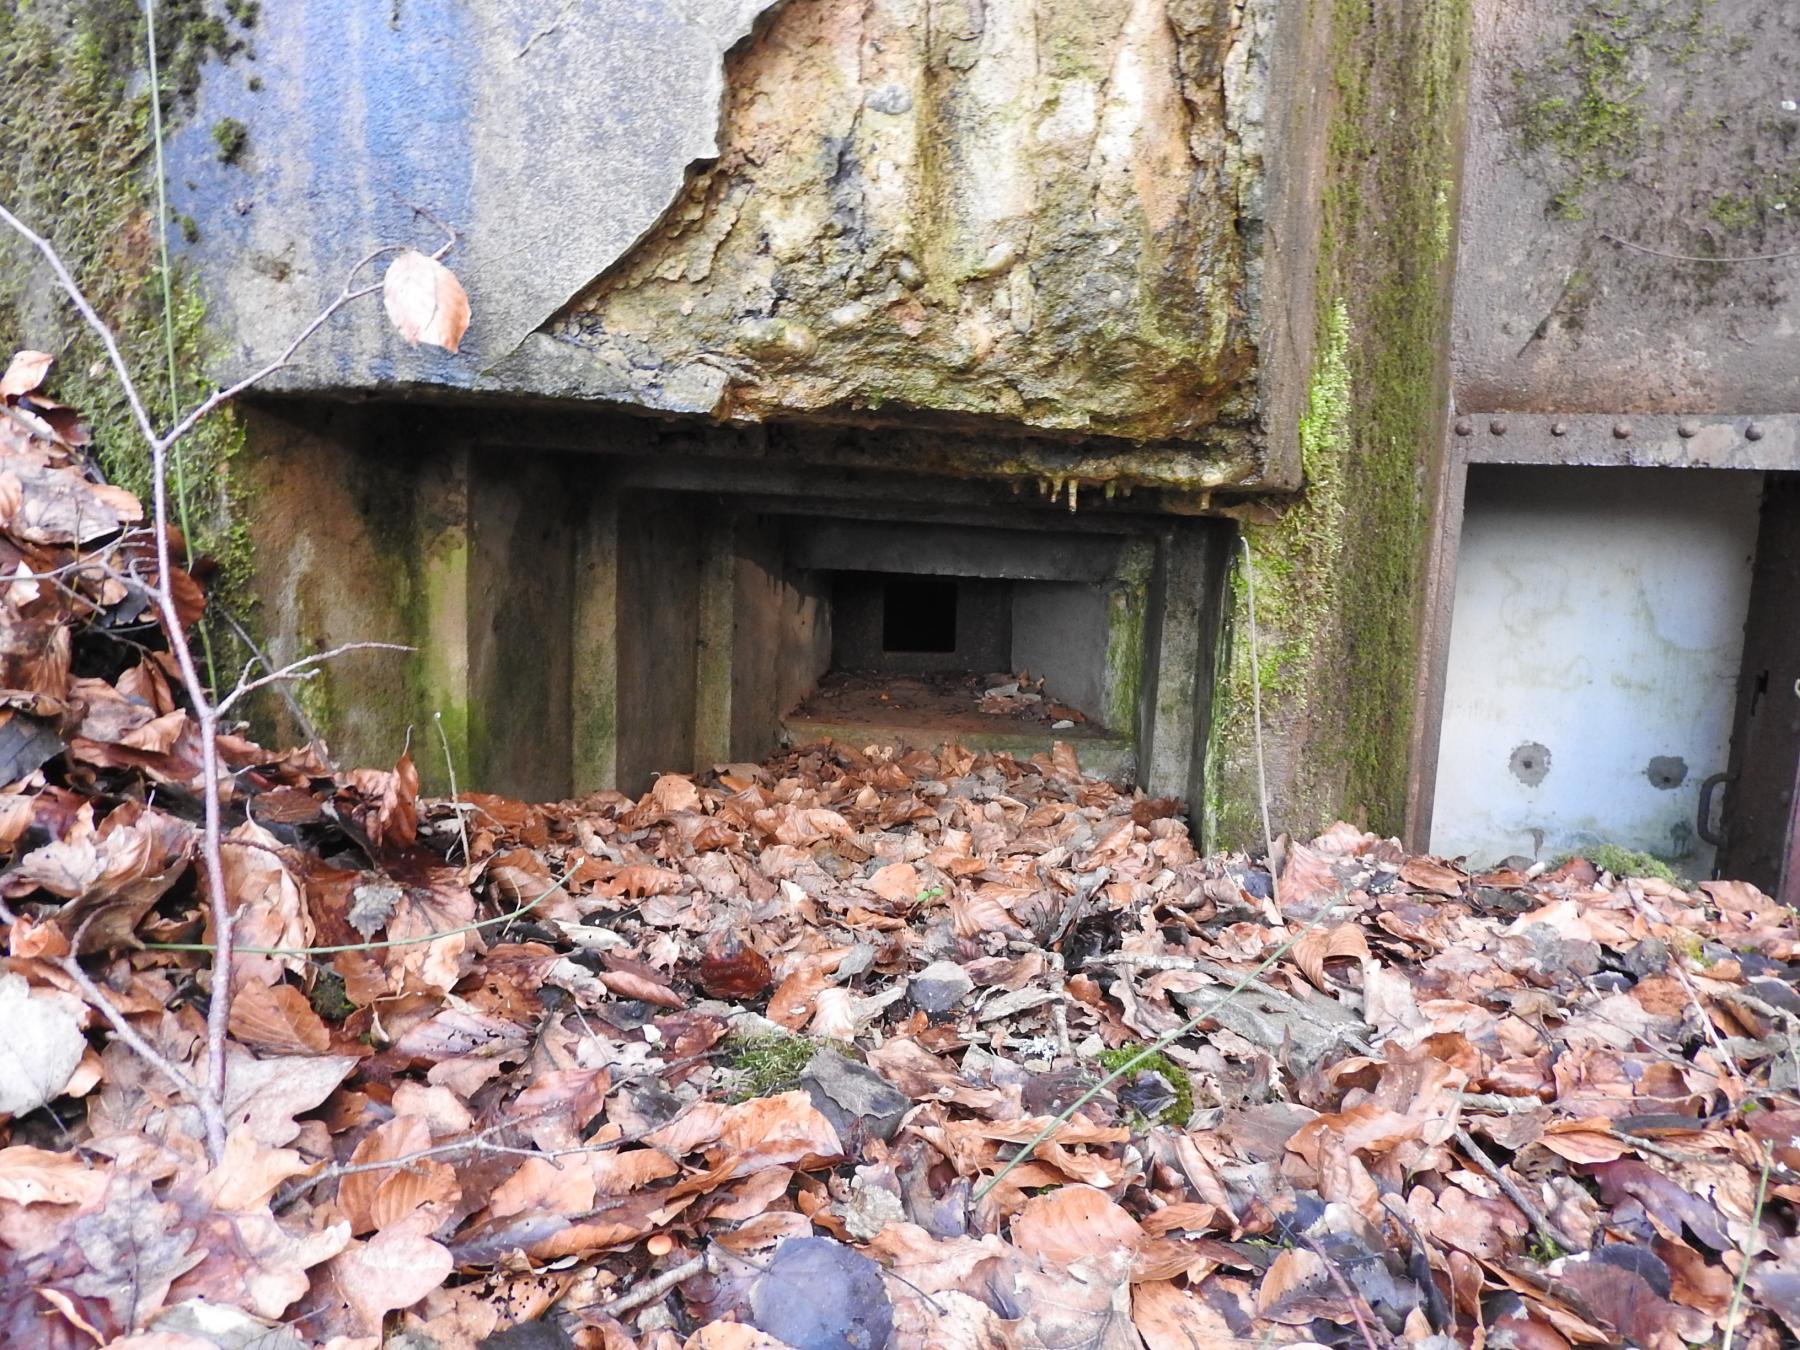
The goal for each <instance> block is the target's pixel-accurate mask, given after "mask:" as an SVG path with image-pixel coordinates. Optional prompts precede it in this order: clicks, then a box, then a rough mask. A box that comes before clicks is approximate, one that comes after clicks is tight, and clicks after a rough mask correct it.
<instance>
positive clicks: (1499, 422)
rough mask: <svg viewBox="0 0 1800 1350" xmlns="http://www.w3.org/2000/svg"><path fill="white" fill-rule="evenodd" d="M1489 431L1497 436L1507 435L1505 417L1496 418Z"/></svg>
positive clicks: (1489, 424) (1490, 423) (1490, 424)
mask: <svg viewBox="0 0 1800 1350" xmlns="http://www.w3.org/2000/svg"><path fill="white" fill-rule="evenodd" d="M1488 430H1489V431H1491V432H1493V433H1494V435H1496V436H1504V435H1506V419H1505V418H1504V417H1496V418H1495V419H1494V420H1493V421H1491V422H1489V423H1488Z"/></svg>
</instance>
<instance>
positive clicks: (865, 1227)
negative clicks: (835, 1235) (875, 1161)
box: [841, 1168, 906, 1242]
mask: <svg viewBox="0 0 1800 1350" xmlns="http://www.w3.org/2000/svg"><path fill="white" fill-rule="evenodd" d="M857 1170H858V1172H861V1171H864V1170H866V1169H863V1168H858V1169H857ZM841 1212H842V1214H843V1219H844V1228H845V1231H847V1232H848V1233H849V1234H850V1236H851V1237H853V1238H855V1239H856V1240H857V1241H858V1242H868V1241H869V1240H870V1239H872V1238H873V1237H874V1236H875V1235H876V1234H877V1233H879V1232H880V1231H881V1230H882V1229H884V1228H886V1227H887V1226H888V1225H889V1224H890V1223H902V1222H904V1221H905V1219H906V1207H905V1206H904V1205H903V1204H901V1203H900V1197H899V1196H898V1195H896V1194H895V1193H894V1192H893V1191H890V1190H888V1189H887V1188H886V1187H885V1186H879V1185H876V1184H874V1183H872V1182H870V1181H869V1180H868V1178H866V1177H863V1176H860V1175H859V1176H858V1177H856V1179H855V1180H854V1181H852V1182H851V1183H850V1199H849V1201H848V1202H847V1203H846V1204H845V1205H844V1207H843V1209H842V1211H841Z"/></svg>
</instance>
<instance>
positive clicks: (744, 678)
mask: <svg viewBox="0 0 1800 1350" xmlns="http://www.w3.org/2000/svg"><path fill="white" fill-rule="evenodd" d="M736 556H737V565H736V568H735V583H734V584H735V588H736V593H735V602H734V608H735V613H734V618H733V633H734V646H733V649H732V658H731V742H730V754H729V756H728V758H731V759H758V758H761V757H762V756H763V755H766V754H767V753H768V752H769V748H770V747H771V746H773V745H775V744H776V743H777V741H778V740H779V739H780V735H781V715H782V714H783V713H785V712H787V711H788V710H789V709H790V708H792V707H793V706H794V705H795V704H797V703H799V702H800V700H801V699H802V698H804V697H805V696H806V695H807V694H808V693H810V692H811V691H812V687H813V685H814V684H815V683H816V682H817V680H818V678H819V676H820V675H822V674H824V673H825V671H826V669H827V668H828V667H829V666H830V665H831V644H832V619H833V613H832V607H831V597H830V594H829V589H828V588H829V577H828V575H824V574H820V573H816V572H808V571H804V570H801V569H797V568H793V567H791V566H790V565H789V562H788V558H787V551H786V548H785V540H784V535H783V531H782V529H781V527H780V525H779V524H777V523H775V522H772V521H769V520H767V519H763V518H752V519H745V520H743V521H741V522H740V523H739V525H738V527H737V548H736Z"/></svg>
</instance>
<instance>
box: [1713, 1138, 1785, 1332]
mask: <svg viewBox="0 0 1800 1350" xmlns="http://www.w3.org/2000/svg"><path fill="white" fill-rule="evenodd" d="M1774 1163H1775V1154H1774V1151H1773V1150H1771V1149H1769V1148H1768V1147H1767V1146H1764V1147H1763V1164H1762V1175H1761V1176H1759V1177H1758V1178H1757V1179H1756V1207H1755V1208H1754V1209H1752V1210H1751V1211H1750V1232H1749V1234H1748V1235H1747V1236H1746V1237H1745V1238H1744V1260H1743V1264H1742V1265H1740V1266H1739V1267H1738V1273H1737V1281H1736V1283H1734V1284H1733V1285H1732V1286H1731V1303H1730V1304H1729V1305H1728V1306H1727V1307H1726V1309H1725V1334H1724V1336H1723V1337H1721V1338H1720V1341H1719V1350H1731V1338H1732V1336H1734V1335H1735V1334H1736V1333H1737V1320H1738V1309H1739V1307H1741V1306H1742V1304H1743V1302H1744V1285H1745V1284H1746V1283H1747V1282H1748V1281H1749V1279H1750V1258H1751V1257H1752V1256H1754V1255H1755V1254H1756V1251H1755V1248H1756V1243H1757V1239H1758V1238H1759V1236H1760V1235H1761V1233H1762V1214H1763V1202H1764V1201H1766V1200H1767V1199H1768V1198H1769V1171H1770V1169H1771V1168H1772V1167H1773V1166H1774Z"/></svg>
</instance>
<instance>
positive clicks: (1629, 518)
mask: <svg viewBox="0 0 1800 1350" xmlns="http://www.w3.org/2000/svg"><path fill="white" fill-rule="evenodd" d="M1760 490H1761V477H1760V475H1756V474H1742V473H1732V472H1728V471H1707V470H1698V469H1668V470H1633V469H1540V468H1516V469H1515V468H1478V469H1476V470H1474V471H1473V473H1472V475H1471V479H1470V483H1469V488H1468V496H1467V514H1466V516H1465V519H1464V525H1463V535H1462V551H1461V558H1460V561H1459V565H1458V569H1457V579H1456V617H1455V620H1454V623H1453V627H1452V630H1451V639H1450V658H1449V661H1450V666H1449V682H1448V686H1447V697H1446V703H1445V709H1444V720H1443V730H1442V740H1441V746H1440V751H1439V760H1438V770H1437V794H1436V795H1437V800H1436V813H1435V816H1434V823H1433V827H1432V835H1431V847H1432V848H1433V850H1434V851H1437V852H1441V853H1444V854H1447V855H1454V854H1467V855H1469V856H1470V857H1471V858H1472V859H1474V860H1475V861H1477V862H1479V863H1491V862H1494V861H1497V860H1498V859H1499V858H1501V857H1504V856H1506V855H1509V854H1521V855H1523V856H1525V857H1528V858H1553V857H1556V856H1559V855H1561V854H1564V853H1568V852H1571V851H1579V850H1581V849H1584V848H1591V847H1592V846H1594V845H1596V844H1600V843H1614V844H1619V845H1623V846H1624V847H1627V848H1633V849H1641V850H1643V851H1645V852H1649V853H1653V854H1655V855H1657V856H1659V857H1662V858H1665V859H1668V860H1669V861H1670V862H1672V863H1674V864H1675V865H1676V866H1677V867H1678V869H1679V870H1680V871H1681V872H1682V873H1683V874H1685V875H1689V876H1700V877H1704V876H1707V875H1709V873H1710V869H1711V863H1712V849H1711V847H1710V846H1709V845H1706V844H1704V843H1702V842H1701V841H1700V840H1699V838H1698V837H1697V835H1696V832H1695V816H1696V811H1697V807H1698V798H1699V789H1700V783H1701V780H1703V779H1704V778H1706V777H1707V775H1709V774H1713V773H1719V772H1723V771H1724V770H1725V768H1726V755H1727V742H1728V740H1729V737H1730V733H1731V722H1732V714H1733V709H1734V706H1735V702H1736V695H1737V688H1736V686H1737V676H1738V667H1739V661H1740V658H1741V655H1742V651H1743V641H1744V617H1745V612H1746V609H1747V606H1748V604H1749V594H1750V575H1751V558H1752V554H1753V552H1754V550H1755V546H1756V532H1757V508H1758V500H1759V493H1760Z"/></svg>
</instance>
